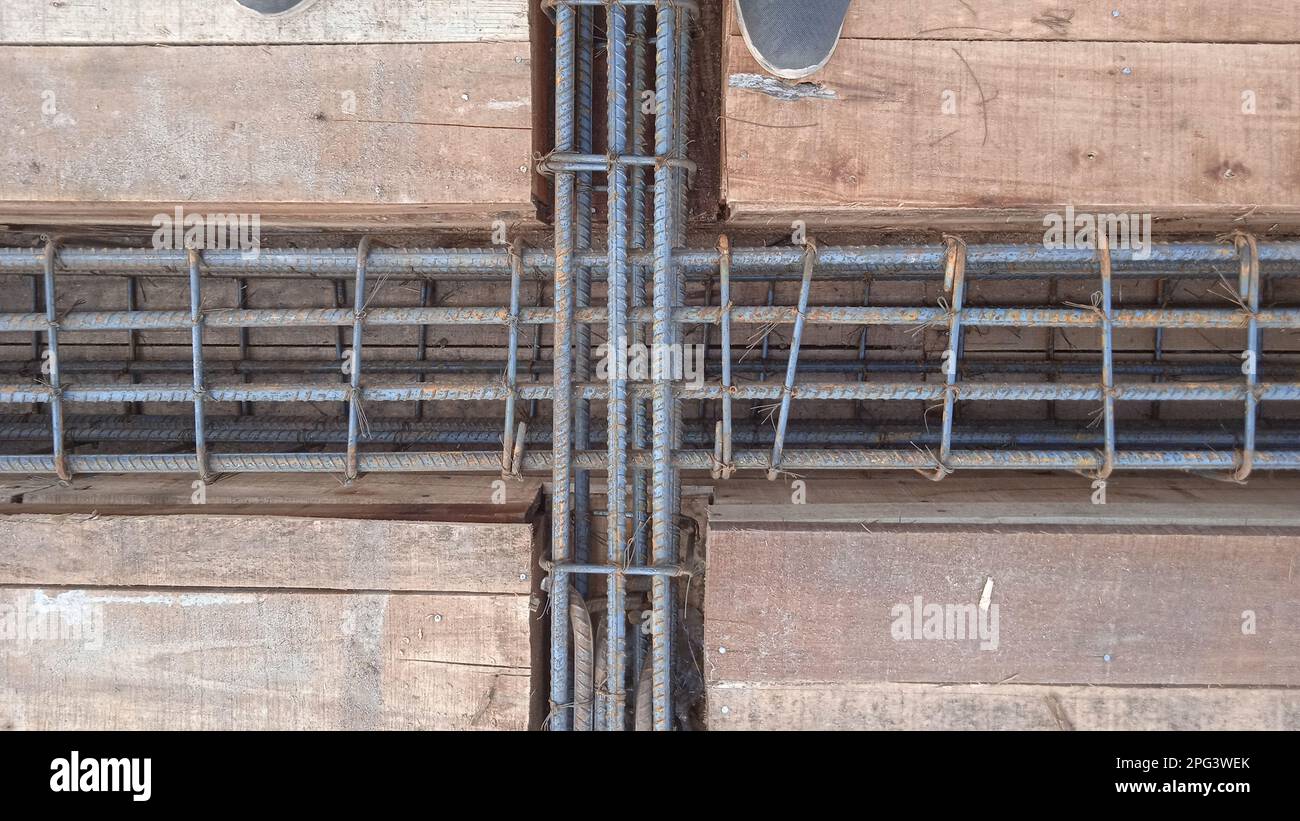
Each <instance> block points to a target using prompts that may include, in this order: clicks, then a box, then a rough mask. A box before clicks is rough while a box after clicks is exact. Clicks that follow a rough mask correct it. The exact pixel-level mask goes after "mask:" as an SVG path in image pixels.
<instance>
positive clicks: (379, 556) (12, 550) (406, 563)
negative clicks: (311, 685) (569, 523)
mask: <svg viewBox="0 0 1300 821" xmlns="http://www.w3.org/2000/svg"><path fill="white" fill-rule="evenodd" d="M0 543H3V544H5V545H6V546H7V547H6V549H5V550H4V552H3V553H0V584H9V585H13V584H20V585H40V584H54V585H62V586H73V587H80V586H86V585H90V586H101V585H106V586H112V587H137V586H139V587H169V588H170V587H237V588H262V587H267V588H311V589H329V590H437V591H455V592H466V593H512V594H518V595H526V594H527V593H528V592H529V589H530V579H531V573H530V571H531V568H530V564H531V557H532V526H531V525H527V524H517V525H490V524H447V523H442V522H414V521H405V522H395V521H383V520H373V519H327V518H291V517H284V516H257V515H242V516H212V515H175V516H102V515H98V514H90V515H57V514H45V515H39V514H28V515H11V516H0Z"/></svg>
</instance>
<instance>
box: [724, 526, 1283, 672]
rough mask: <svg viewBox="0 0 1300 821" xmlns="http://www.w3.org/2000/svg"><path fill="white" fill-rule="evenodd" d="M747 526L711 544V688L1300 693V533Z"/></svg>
mask: <svg viewBox="0 0 1300 821" xmlns="http://www.w3.org/2000/svg"><path fill="white" fill-rule="evenodd" d="M741 527H743V526H737V527H735V528H717V527H714V528H711V530H710V534H709V569H708V579H707V585H708V590H707V601H708V610H707V616H706V624H705V632H706V643H705V647H706V653H707V664H706V670H707V675H708V676H709V678H710V680H711V681H713V682H714V683H718V682H729V681H743V682H771V683H776V682H781V683H788V682H881V681H893V682H933V683H949V682H970V683H994V682H1003V681H1014V682H1015V683H1018V684H1039V683H1042V684H1112V685H1118V684H1178V685H1232V684H1241V685H1279V686H1294V685H1295V684H1296V683H1297V682H1300V596H1298V595H1297V590H1298V589H1300V577H1297V575H1296V567H1297V564H1300V531H1296V530H1291V531H1269V530H1256V531H1249V532H1238V533H1219V534H1210V533H1206V532H1198V533H1140V532H1109V533H1107V532H1095V531H1093V532H1086V531H1082V530H1079V529H1073V530H1071V529H1064V528H1055V529H1049V528H1042V529H1037V530H1030V529H1012V528H999V529H989V528H983V529H979V530H974V529H969V528H964V529H963V528H945V529H939V528H935V529H898V528H885V527H879V526H877V527H867V526H860V525H843V526H838V528H836V526H825V527H823V528H815V527H813V526H804V527H803V528H802V529H800V528H798V527H796V526H788V527H787V528H785V529H775V528H774V529H770V530H759V529H753V530H745V529H740V528H741ZM832 528H836V529H832ZM986 585H987V586H988V595H987V604H988V609H987V610H982V609H981V608H980V607H979V603H980V602H981V601H982V600H984V599H985V588H986ZM918 599H920V602H919V603H918V601H917V600H918ZM918 605H919V606H918ZM936 607H937V608H939V609H938V611H936V610H935V609H934V608H936ZM936 612H937V613H938V618H937V620H936V619H935V613H936ZM1252 630H1253V632H1251V631H1252Z"/></svg>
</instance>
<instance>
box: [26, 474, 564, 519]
mask: <svg viewBox="0 0 1300 821" xmlns="http://www.w3.org/2000/svg"><path fill="white" fill-rule="evenodd" d="M498 481H499V477H483V476H446V475H436V474H435V475H429V474H420V475H419V476H418V477H413V476H410V475H401V476H399V475H396V474H385V473H372V474H367V475H364V476H360V477H358V478H357V479H355V480H354V481H352V482H351V483H350V484H346V485H345V484H343V483H342V482H340V481H339V480H338V478H337V477H334V476H330V475H328V474H319V473H289V474H274V475H272V474H265V473H240V474H228V475H223V476H221V477H219V478H218V479H217V480H216V481H213V482H209V483H208V484H207V487H206V488H205V490H204V498H205V499H206V501H204V502H203V503H202V505H201V506H200V505H198V504H196V503H195V501H194V499H195V489H194V485H193V483H194V480H193V479H192V478H191V477H189V476H86V477H76V478H74V480H73V481H72V482H70V483H68V484H62V483H60V482H54V481H39V480H38V481H33V482H30V483H28V484H27V485H25V487H24V489H23V491H22V492H21V494H20V495H21V502H22V505H23V506H22V507H13V508H8V509H4V510H3V511H0V512H4V513H24V512H33V511H32V508H34V507H41V508H42V509H43V510H47V511H52V510H54V509H56V508H64V509H66V510H67V511H71V510H82V511H91V510H94V511H98V512H100V513H104V514H107V513H108V512H109V511H111V510H112V509H113V508H119V507H120V508H145V509H148V508H170V509H172V512H173V513H174V512H177V511H178V510H179V511H181V512H187V513H191V514H205V515H214V514H216V513H232V512H235V509H238V510H239V511H240V512H249V513H258V512H259V511H260V512H261V515H285V513H283V512H281V513H275V512H272V511H271V508H272V507H275V508H278V509H280V510H287V511H292V510H293V509H294V508H296V509H297V511H298V512H297V515H300V516H302V515H311V516H322V517H326V518H335V517H337V518H382V517H383V516H385V515H398V514H400V516H401V518H404V519H410V518H417V519H424V520H425V521H441V522H484V521H486V522H498V523H503V524H504V523H512V522H519V523H522V522H526V521H530V520H531V519H532V517H533V515H534V514H535V513H536V511H537V509H538V507H539V506H540V504H541V493H542V482H541V480H539V479H523V480H520V481H507V482H505V483H504V484H501V485H497V484H496V483H497V482H498ZM153 512H154V513H155V515H162V514H161V511H158V510H154V511H153ZM288 515H294V514H293V513H292V512H290V513H289V514H288Z"/></svg>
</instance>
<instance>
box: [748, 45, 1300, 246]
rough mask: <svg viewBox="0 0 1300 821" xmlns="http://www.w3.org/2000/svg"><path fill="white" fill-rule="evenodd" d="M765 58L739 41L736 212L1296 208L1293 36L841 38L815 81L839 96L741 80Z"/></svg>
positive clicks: (1299, 75)
mask: <svg viewBox="0 0 1300 821" xmlns="http://www.w3.org/2000/svg"><path fill="white" fill-rule="evenodd" d="M759 71H760V70H759V68H758V65H757V63H756V62H755V61H754V60H753V58H752V57H751V56H750V55H749V53H748V50H747V49H746V47H745V45H744V42H743V41H742V40H741V38H737V37H732V38H730V41H729V43H728V70H727V71H726V72H725V77H726V78H729V79H727V80H726V81H725V82H726V83H727V85H728V87H727V88H726V89H725V91H724V95H725V103H724V107H725V110H724V118H725V120H724V122H725V131H726V135H725V148H724V152H725V156H724V165H725V200H726V203H727V206H728V208H729V211H730V216H731V219H732V220H733V221H736V222H740V223H747V224H748V223H752V224H756V225H766V226H776V225H781V226H788V220H789V219H792V218H801V219H805V220H806V221H808V224H809V225H810V226H819V227H820V226H824V225H839V224H856V225H858V226H860V227H865V226H871V227H897V226H906V225H913V224H918V223H920V224H928V225H929V226H930V227H936V226H937V227H954V226H964V227H968V228H980V227H983V228H996V229H1001V230H1011V229H1022V230H1033V231H1035V232H1036V233H1038V234H1040V235H1041V233H1042V232H1043V216H1044V214H1046V213H1058V212H1063V210H1064V208H1065V206H1066V205H1067V204H1072V205H1074V206H1075V208H1076V209H1077V212H1079V213H1117V212H1123V213H1151V214H1153V216H1154V218H1155V219H1157V220H1173V221H1175V222H1173V223H1171V224H1173V225H1176V227H1179V228H1186V227H1189V226H1193V227H1200V228H1204V227H1205V226H1206V225H1209V224H1214V223H1216V220H1217V223H1218V224H1221V225H1227V224H1228V223H1229V222H1231V220H1232V219H1233V218H1234V217H1236V216H1243V215H1246V217H1245V218H1246V224H1251V225H1255V224H1256V223H1255V222H1252V221H1254V220H1271V222H1259V223H1258V224H1259V225H1262V226H1263V227H1264V228H1265V229H1268V228H1270V227H1273V226H1274V224H1275V223H1278V222H1281V223H1282V224H1283V225H1286V224H1290V223H1294V222H1295V221H1296V215H1298V214H1300V186H1297V185H1296V184H1295V179H1294V176H1295V175H1294V163H1293V161H1292V158H1293V157H1294V156H1295V155H1296V153H1297V152H1298V151H1300V119H1297V118H1296V117H1295V116H1294V110H1293V109H1294V105H1295V102H1294V101H1295V100H1297V99H1300V52H1297V50H1296V49H1294V48H1290V47H1288V46H1280V45H1223V44H1169V43H1120V44H1115V43H1095V42H1082V43H1034V42H963V43H960V44H952V43H946V42H935V41H885V40H844V41H842V42H841V43H840V45H839V50H838V51H837V52H836V55H835V58H834V59H833V60H832V61H831V62H830V64H829V65H828V66H827V67H826V69H825V70H824V71H822V72H821V73H820V74H818V75H816V76H815V77H814V78H813V80H814V81H815V83H816V86H804V87H803V88H804V89H805V90H809V89H815V90H817V91H818V92H819V93H820V94H822V95H832V94H833V95H834V96H833V98H830V99H813V98H809V96H808V95H806V94H805V95H803V98H802V99H798V100H795V101H789V100H781V99H778V98H777V97H776V96H773V95H771V94H768V93H764V92H762V91H756V90H753V89H750V88H738V87H734V86H735V85H737V84H740V83H739V81H738V80H733V79H730V78H735V77H736V76H738V75H756V74H758V73H759ZM1126 72H1127V73H1126ZM1244 91H1250V92H1253V94H1254V101H1255V105H1256V112H1257V113H1256V114H1254V115H1249V114H1244V113H1243V96H1242V95H1243V92H1244ZM945 94H947V95H948V97H947V98H945ZM954 95H955V96H954ZM945 99H949V100H950V101H951V102H952V103H953V104H954V108H952V109H951V110H952V112H953V113H949V114H945V109H944V101H945ZM1247 212H1250V213H1249V214H1248V215H1247ZM1288 221H1290V223H1289V222H1288Z"/></svg>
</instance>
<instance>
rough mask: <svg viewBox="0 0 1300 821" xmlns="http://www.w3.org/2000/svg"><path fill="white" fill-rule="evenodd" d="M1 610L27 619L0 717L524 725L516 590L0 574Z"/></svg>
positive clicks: (45, 723)
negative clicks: (266, 588)
mask: <svg viewBox="0 0 1300 821" xmlns="http://www.w3.org/2000/svg"><path fill="white" fill-rule="evenodd" d="M0 613H2V614H3V615H4V616H5V617H6V618H7V619H10V620H11V621H12V622H13V623H18V621H19V620H21V623H22V624H23V629H24V630H25V631H27V632H25V633H24V634H23V635H24V636H25V638H23V639H18V640H13V641H5V642H3V643H0V728H5V729H29V730H67V729H78V730H85V729H90V728H93V729H101V730H108V729H119V730H128V729H130V730H134V729H175V730H181V729H207V730H213V729H222V730H272V729H379V728H387V729H517V730H521V729H525V728H526V727H527V726H528V715H529V665H530V663H529V655H528V653H529V651H528V639H527V635H528V625H529V618H530V614H529V608H528V599H527V597H523V596H456V595H426V594H387V593H368V594H340V593H263V592H231V591H202V592H191V591H176V590H167V589H153V590H148V591H141V590H115V589H97V590H91V591H86V590H65V589H42V588H35V589H29V588H10V589H5V590H3V591H0ZM8 623H9V622H5V624H8ZM49 624H54V625H56V627H55V630H56V632H55V633H54V634H49V633H43V632H42V631H44V630H48V629H49V628H48V627H46V626H39V625H49ZM6 629H8V628H6ZM59 631H61V632H59ZM51 635H53V637H51ZM521 636H522V639H521Z"/></svg>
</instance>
